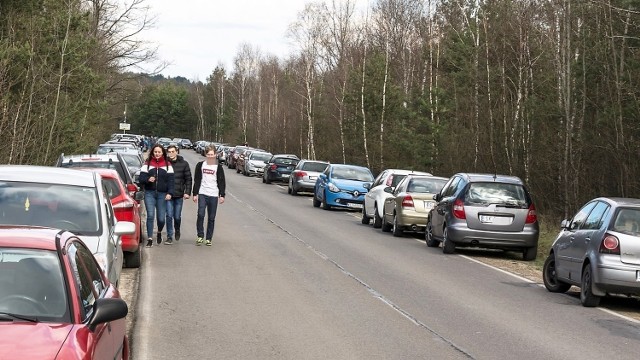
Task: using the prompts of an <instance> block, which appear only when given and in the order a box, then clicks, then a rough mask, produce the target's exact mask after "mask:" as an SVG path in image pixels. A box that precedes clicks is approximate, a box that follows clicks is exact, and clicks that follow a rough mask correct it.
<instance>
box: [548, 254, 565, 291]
mask: <svg viewBox="0 0 640 360" xmlns="http://www.w3.org/2000/svg"><path fill="white" fill-rule="evenodd" d="M542 281H543V282H544V287H546V288H547V290H549V292H552V293H564V292H567V291H568V290H569V288H571V284H567V283H565V282H562V281H559V280H558V277H557V273H556V256H555V255H554V254H549V256H548V257H547V259H546V260H545V261H544V266H543V267H542Z"/></svg>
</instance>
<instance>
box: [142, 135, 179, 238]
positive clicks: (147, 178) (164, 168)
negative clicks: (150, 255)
mask: <svg viewBox="0 0 640 360" xmlns="http://www.w3.org/2000/svg"><path fill="white" fill-rule="evenodd" d="M138 179H139V180H140V184H141V185H142V186H143V187H144V205H145V207H146V209H147V247H151V246H153V217H154V215H156V219H157V222H158V237H157V239H158V240H157V242H158V245H160V243H161V242H162V229H163V228H164V223H165V218H166V216H167V201H168V200H171V194H173V192H174V187H175V180H174V179H173V167H172V166H171V163H170V162H169V159H168V158H167V151H166V150H165V149H164V148H163V147H162V145H160V144H155V145H153V146H152V147H151V150H150V151H149V157H148V158H147V161H145V163H144V165H142V168H141V169H140V176H139V178H138Z"/></svg>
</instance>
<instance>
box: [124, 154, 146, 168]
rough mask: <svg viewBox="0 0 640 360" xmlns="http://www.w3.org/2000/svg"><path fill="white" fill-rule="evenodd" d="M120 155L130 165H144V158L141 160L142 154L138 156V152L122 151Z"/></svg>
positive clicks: (138, 166)
mask: <svg viewBox="0 0 640 360" xmlns="http://www.w3.org/2000/svg"><path fill="white" fill-rule="evenodd" d="M120 155H122V157H123V158H124V162H126V163H127V166H128V167H137V168H140V167H142V160H140V156H138V154H132V153H120Z"/></svg>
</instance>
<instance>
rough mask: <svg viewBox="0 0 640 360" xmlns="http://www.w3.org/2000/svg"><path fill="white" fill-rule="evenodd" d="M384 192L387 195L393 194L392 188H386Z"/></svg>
mask: <svg viewBox="0 0 640 360" xmlns="http://www.w3.org/2000/svg"><path fill="white" fill-rule="evenodd" d="M384 192H386V193H389V194H393V187H392V186H387V187H385V188H384Z"/></svg>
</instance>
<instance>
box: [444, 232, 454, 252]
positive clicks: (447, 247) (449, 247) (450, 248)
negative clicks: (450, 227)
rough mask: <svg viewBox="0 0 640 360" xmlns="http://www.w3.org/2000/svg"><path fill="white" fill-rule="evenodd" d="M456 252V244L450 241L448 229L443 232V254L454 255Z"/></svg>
mask: <svg viewBox="0 0 640 360" xmlns="http://www.w3.org/2000/svg"><path fill="white" fill-rule="evenodd" d="M455 251H456V244H454V243H453V242H452V241H451V239H449V234H448V231H447V227H446V226H445V228H444V230H443V231H442V253H444V254H453V253H454V252H455Z"/></svg>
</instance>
